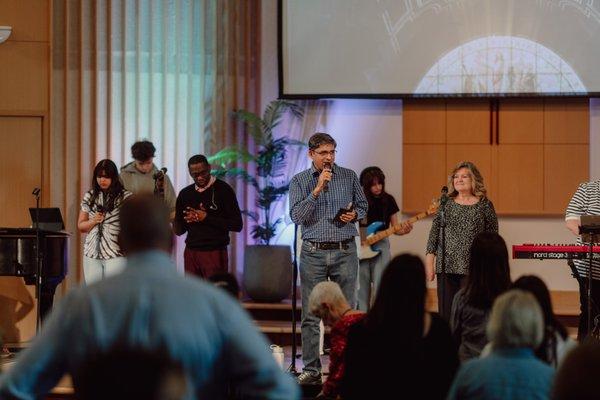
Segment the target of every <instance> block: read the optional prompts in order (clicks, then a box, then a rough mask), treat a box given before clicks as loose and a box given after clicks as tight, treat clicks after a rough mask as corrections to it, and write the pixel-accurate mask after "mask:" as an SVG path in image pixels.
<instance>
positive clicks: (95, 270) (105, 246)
mask: <svg viewBox="0 0 600 400" xmlns="http://www.w3.org/2000/svg"><path fill="white" fill-rule="evenodd" d="M92 181H93V184H92V187H93V188H92V190H90V191H88V192H87V193H86V194H85V195H84V196H83V200H82V201H81V211H80V212H79V220H78V221H77V228H78V229H79V232H81V233H87V235H86V237H85V244H84V247H83V256H84V257H83V276H84V279H85V283H86V284H88V285H89V284H90V283H93V282H96V281H99V280H101V279H103V278H105V277H106V276H108V275H114V274H117V273H119V272H120V271H121V270H122V269H123V267H124V261H125V260H124V258H123V254H122V253H121V249H120V248H119V245H118V243H117V236H118V234H119V228H120V225H119V208H120V207H121V204H122V203H123V200H125V199H126V198H127V197H129V196H131V192H128V191H127V190H125V189H124V188H123V184H122V183H121V181H120V180H119V171H118V170H117V166H116V165H115V163H114V162H112V161H111V160H102V161H100V162H99V163H98V164H97V165H96V167H95V168H94V176H93V179H92Z"/></svg>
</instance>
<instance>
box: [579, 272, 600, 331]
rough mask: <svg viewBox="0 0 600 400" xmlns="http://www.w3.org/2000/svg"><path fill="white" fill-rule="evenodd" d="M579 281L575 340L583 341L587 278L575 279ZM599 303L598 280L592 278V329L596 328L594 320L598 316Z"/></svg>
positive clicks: (586, 316)
mask: <svg viewBox="0 0 600 400" xmlns="http://www.w3.org/2000/svg"><path fill="white" fill-rule="evenodd" d="M577 281H578V282H579V309H580V313H579V328H578V329H577V340H578V341H579V342H581V341H583V339H585V337H586V336H587V333H588V301H587V299H588V296H587V287H588V280H587V279H577ZM599 304H600V281H598V280H595V279H592V329H594V328H596V329H598V327H599V326H598V322H595V319H597V318H598V317H599V316H598V314H600V313H599V311H598V305H599Z"/></svg>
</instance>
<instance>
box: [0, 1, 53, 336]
mask: <svg viewBox="0 0 600 400" xmlns="http://www.w3.org/2000/svg"><path fill="white" fill-rule="evenodd" d="M51 5H52V1H51V0H0V25H9V26H11V27H12V28H13V29H12V34H11V36H10V38H9V39H8V41H6V42H5V43H2V44H0V60H2V62H1V63H0V94H1V96H0V204H2V207H0V226H9V227H25V226H30V225H31V219H30V217H29V211H28V209H29V207H32V206H34V205H35V198H34V197H33V196H32V194H31V191H32V189H33V188H34V187H42V188H43V192H42V206H48V205H49V204H48V199H49V195H48V193H49V190H47V189H48V186H47V184H48V177H49V175H50V171H49V168H47V165H48V161H49V153H50V145H49V143H50V130H49V129H50V128H49V127H50V124H49V119H50V118H49V117H50V110H49V107H50V84H49V82H50V70H51V67H50V54H51V44H50V26H51V15H50V14H51V13H50V11H51ZM42 165H44V166H46V167H44V168H43V167H42ZM42 170H44V171H42ZM42 173H43V174H44V175H43V176H42ZM44 185H46V186H44ZM0 292H1V293H3V294H4V295H3V296H0V321H2V322H1V323H0V325H1V327H0V328H1V329H0V330H4V332H5V334H6V336H5V340H6V341H10V342H14V341H19V340H20V341H29V340H30V339H31V338H32V337H33V336H34V335H35V322H36V311H35V310H36V308H35V304H36V302H35V299H33V292H34V286H27V287H25V286H24V283H23V279H21V278H15V277H2V278H0ZM57 293H60V290H57ZM21 306H23V308H22V309H21V311H23V312H27V311H28V310H29V312H28V313H27V315H26V316H25V317H24V318H23V319H21V320H19V321H18V320H17V319H18V318H17V313H15V311H16V309H18V308H19V307H21Z"/></svg>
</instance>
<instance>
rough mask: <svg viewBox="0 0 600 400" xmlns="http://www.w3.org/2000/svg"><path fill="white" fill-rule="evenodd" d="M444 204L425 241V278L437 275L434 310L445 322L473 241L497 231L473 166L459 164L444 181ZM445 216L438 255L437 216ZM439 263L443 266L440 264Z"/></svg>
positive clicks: (463, 163)
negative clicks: (446, 184) (436, 308)
mask: <svg viewBox="0 0 600 400" xmlns="http://www.w3.org/2000/svg"><path fill="white" fill-rule="evenodd" d="M448 186H449V188H450V193H449V194H448V201H447V202H446V204H445V205H443V206H441V207H440V210H438V213H437V214H436V216H435V218H434V220H433V224H432V226H431V231H430V232H429V241H428V242H427V258H426V264H425V266H426V271H427V279H428V280H429V281H433V279H434V273H435V274H437V277H438V283H437V295H438V309H439V313H440V315H441V316H442V317H443V318H445V319H446V321H448V320H449V319H450V311H451V307H452V301H453V299H454V295H455V294H456V293H457V292H458V291H459V289H460V286H461V282H462V280H463V278H464V277H465V276H466V275H467V274H468V271H469V250H470V249H471V244H472V243H473V239H474V238H475V237H476V236H477V235H478V234H479V233H481V232H498V218H497V217H496V212H495V211H494V205H493V204H492V202H491V201H490V200H489V199H488V198H487V197H486V189H485V187H484V185H483V178H482V177H481V174H480V173H479V170H478V169H477V167H476V166H475V165H474V164H473V163H471V162H469V161H464V162H461V163H460V164H458V165H457V166H456V168H454V170H453V171H452V174H451V175H450V178H449V180H448ZM442 214H444V216H445V221H446V226H445V235H444V238H445V240H444V241H445V252H444V257H441V255H442V253H441V252H442V241H441V240H440V239H441V236H440V228H441V217H442ZM442 263H443V265H442Z"/></svg>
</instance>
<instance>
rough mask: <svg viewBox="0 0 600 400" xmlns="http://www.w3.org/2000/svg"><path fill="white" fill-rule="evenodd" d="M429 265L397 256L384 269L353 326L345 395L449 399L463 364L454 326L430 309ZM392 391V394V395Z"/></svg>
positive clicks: (349, 336) (343, 384) (369, 397)
mask: <svg viewBox="0 0 600 400" xmlns="http://www.w3.org/2000/svg"><path fill="white" fill-rule="evenodd" d="M425 293H426V287H425V266H424V265H423V261H421V259H420V258H419V257H416V256H413V255H409V254H403V255H400V256H397V257H395V258H394V259H393V260H392V261H391V262H390V264H389V265H388V266H387V268H386V269H385V271H384V272H383V276H382V278H381V284H380V286H379V290H378V292H377V296H376V297H375V303H374V304H373V307H372V308H371V309H370V310H369V312H368V313H367V315H366V316H365V318H364V319H363V320H362V321H359V322H358V323H356V324H354V325H353V326H351V327H350V332H349V333H348V344H347V347H346V366H345V367H346V369H345V372H344V377H343V378H342V388H341V392H342V397H343V398H344V399H380V398H390V397H395V396H393V394H394V393H398V392H400V391H401V392H402V393H415V394H416V396H415V398H422V399H444V398H445V397H446V393H447V392H448V388H449V387H450V384H451V382H452V378H453V377H454V373H455V372H456V369H457V368H458V355H457V352H456V345H455V344H454V341H453V340H452V336H451V335H450V328H449V327H448V324H447V323H446V322H445V321H444V320H443V319H442V318H441V317H440V316H439V315H437V314H433V313H428V312H426V311H425ZM391 394H392V395H391Z"/></svg>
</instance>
